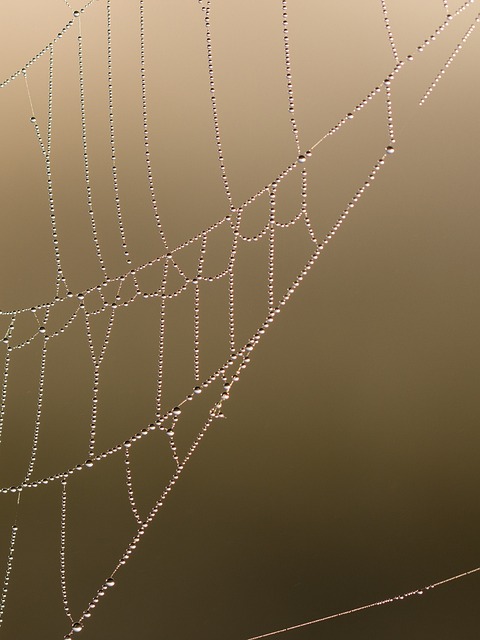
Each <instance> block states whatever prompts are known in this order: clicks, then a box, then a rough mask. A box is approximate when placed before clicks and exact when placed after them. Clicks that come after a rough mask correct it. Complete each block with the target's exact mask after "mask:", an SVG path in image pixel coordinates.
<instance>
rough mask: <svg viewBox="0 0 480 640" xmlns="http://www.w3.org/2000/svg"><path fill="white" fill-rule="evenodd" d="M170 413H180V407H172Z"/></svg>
mask: <svg viewBox="0 0 480 640" xmlns="http://www.w3.org/2000/svg"><path fill="white" fill-rule="evenodd" d="M172 413H173V415H174V416H179V415H180V414H181V413H182V410H181V409H180V407H173V410H172Z"/></svg>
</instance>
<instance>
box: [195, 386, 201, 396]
mask: <svg viewBox="0 0 480 640" xmlns="http://www.w3.org/2000/svg"><path fill="white" fill-rule="evenodd" d="M193 393H197V394H198V393H202V389H201V388H200V387H194V388H193Z"/></svg>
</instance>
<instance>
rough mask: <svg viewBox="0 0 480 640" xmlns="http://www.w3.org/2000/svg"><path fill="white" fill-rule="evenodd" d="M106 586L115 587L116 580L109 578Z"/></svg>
mask: <svg viewBox="0 0 480 640" xmlns="http://www.w3.org/2000/svg"><path fill="white" fill-rule="evenodd" d="M105 584H106V585H107V587H113V586H115V580H114V579H113V578H108V579H107V580H106V581H105Z"/></svg>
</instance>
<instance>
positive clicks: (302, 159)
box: [298, 155, 307, 162]
mask: <svg viewBox="0 0 480 640" xmlns="http://www.w3.org/2000/svg"><path fill="white" fill-rule="evenodd" d="M298 161H299V162H306V161H307V158H306V157H305V156H304V155H301V156H298Z"/></svg>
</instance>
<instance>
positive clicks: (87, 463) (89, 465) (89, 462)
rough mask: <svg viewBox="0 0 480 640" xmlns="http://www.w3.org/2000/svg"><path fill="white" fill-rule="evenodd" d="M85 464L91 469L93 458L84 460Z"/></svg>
mask: <svg viewBox="0 0 480 640" xmlns="http://www.w3.org/2000/svg"><path fill="white" fill-rule="evenodd" d="M85 466H86V467H88V468H89V469H91V468H92V467H93V460H87V461H86V462H85Z"/></svg>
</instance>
